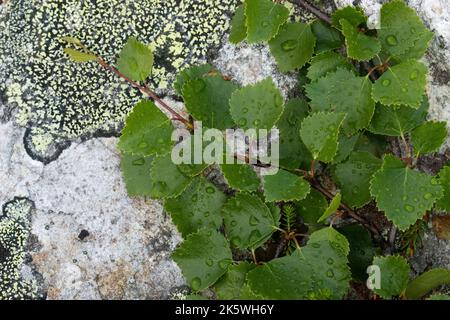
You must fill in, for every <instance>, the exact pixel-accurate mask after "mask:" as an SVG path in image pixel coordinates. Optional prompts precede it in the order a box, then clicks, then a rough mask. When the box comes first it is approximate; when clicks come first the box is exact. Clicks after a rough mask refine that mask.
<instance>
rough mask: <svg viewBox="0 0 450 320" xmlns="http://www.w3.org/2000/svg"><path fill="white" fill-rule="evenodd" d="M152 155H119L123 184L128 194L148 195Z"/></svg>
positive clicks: (150, 186) (150, 187)
mask: <svg viewBox="0 0 450 320" xmlns="http://www.w3.org/2000/svg"><path fill="white" fill-rule="evenodd" d="M152 161H153V157H151V156H149V157H143V156H139V155H131V154H129V153H122V154H121V157H120V169H121V170H122V174H123V177H124V180H125V186H126V188H127V192H128V195H129V196H148V195H150V192H151V190H152V186H153V184H152V180H151V179H150V168H151V165H152Z"/></svg>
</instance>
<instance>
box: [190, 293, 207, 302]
mask: <svg viewBox="0 0 450 320" xmlns="http://www.w3.org/2000/svg"><path fill="white" fill-rule="evenodd" d="M184 300H197V301H198V300H203V301H205V300H209V299H208V298H207V297H205V296H202V295H201V294H188V295H187V296H186V298H185V299H184Z"/></svg>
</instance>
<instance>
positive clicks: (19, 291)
mask: <svg viewBox="0 0 450 320" xmlns="http://www.w3.org/2000/svg"><path fill="white" fill-rule="evenodd" d="M32 207H33V204H32V202H31V201H29V200H27V199H23V198H15V199H14V200H13V201H10V202H8V203H6V204H5V205H4V206H3V216H1V217H0V300H11V299H33V298H36V297H37V295H38V290H37V285H36V281H35V280H34V279H24V277H23V276H22V273H21V270H22V267H23V265H24V262H25V258H26V245H27V239H28V236H29V228H30V226H29V217H28V215H29V213H30V211H31V209H32Z"/></svg>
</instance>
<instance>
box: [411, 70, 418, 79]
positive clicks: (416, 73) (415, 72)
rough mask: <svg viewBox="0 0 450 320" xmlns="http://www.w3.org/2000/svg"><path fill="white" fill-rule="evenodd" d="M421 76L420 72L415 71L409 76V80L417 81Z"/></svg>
mask: <svg viewBox="0 0 450 320" xmlns="http://www.w3.org/2000/svg"><path fill="white" fill-rule="evenodd" d="M418 75H419V72H418V71H417V70H414V71H413V72H411V74H410V75H409V79H411V80H416V79H417V77H418Z"/></svg>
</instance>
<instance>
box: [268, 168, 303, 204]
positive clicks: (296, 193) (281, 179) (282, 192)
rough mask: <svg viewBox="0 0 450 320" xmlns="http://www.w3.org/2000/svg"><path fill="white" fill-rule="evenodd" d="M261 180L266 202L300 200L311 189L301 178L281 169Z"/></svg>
mask: <svg viewBox="0 0 450 320" xmlns="http://www.w3.org/2000/svg"><path fill="white" fill-rule="evenodd" d="M263 181H264V195H265V197H266V201H267V202H273V201H293V200H302V199H304V198H305V197H306V196H307V195H308V193H309V192H310V190H311V188H310V186H309V183H308V182H307V181H305V180H304V179H303V178H301V177H299V176H297V175H295V174H293V173H290V172H287V171H285V170H281V169H280V170H278V172H277V173H276V174H274V175H267V176H264V178H263Z"/></svg>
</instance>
